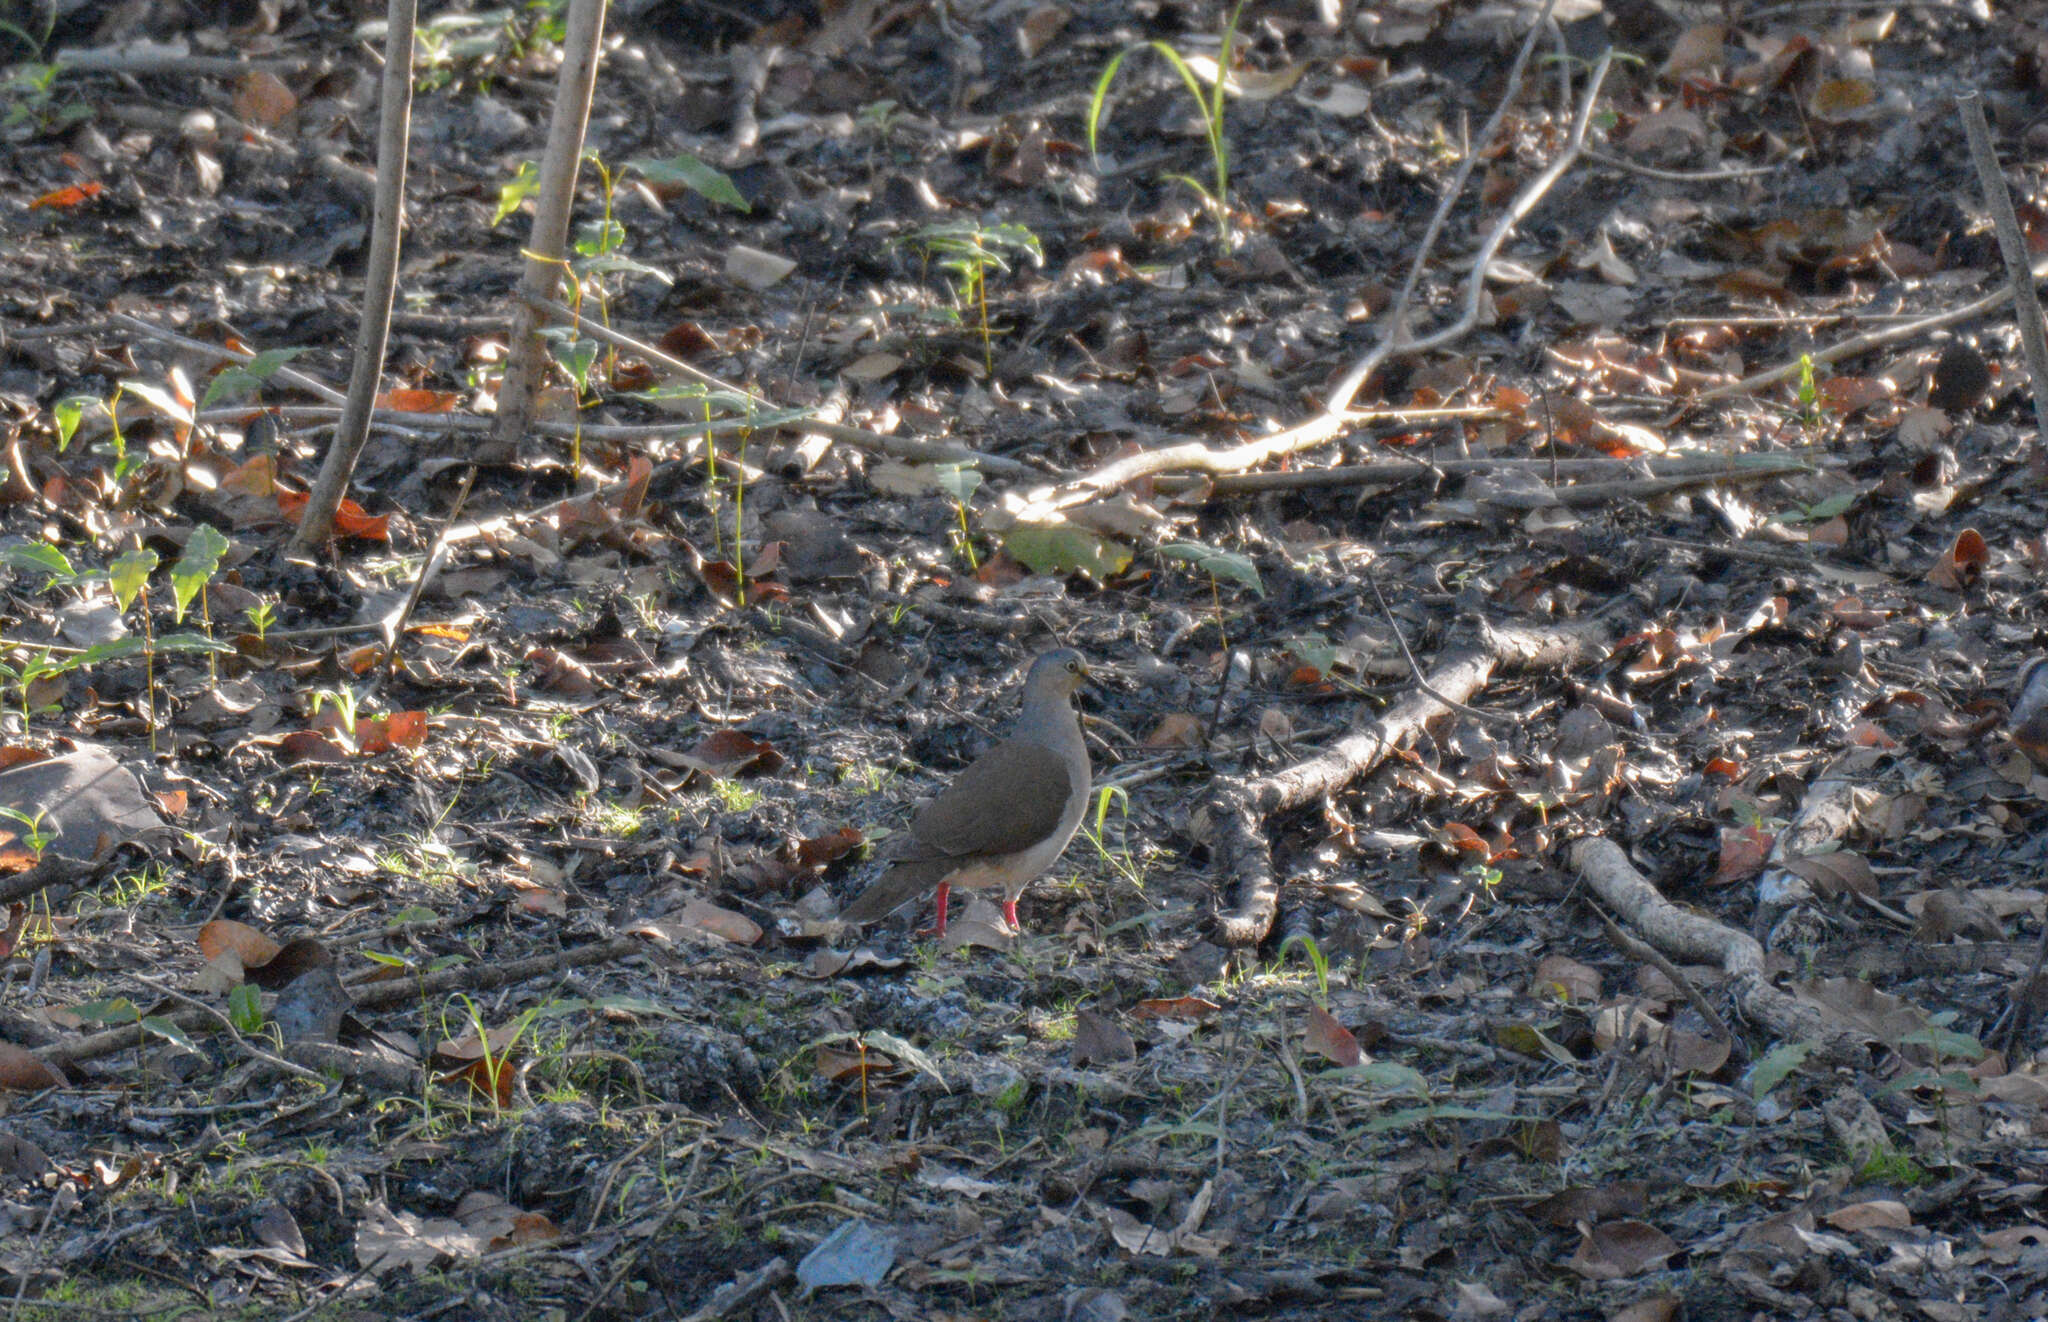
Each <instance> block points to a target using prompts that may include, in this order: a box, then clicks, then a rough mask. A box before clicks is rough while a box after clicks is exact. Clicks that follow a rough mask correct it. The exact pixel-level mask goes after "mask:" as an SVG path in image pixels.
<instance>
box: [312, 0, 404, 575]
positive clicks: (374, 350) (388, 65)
mask: <svg viewBox="0 0 2048 1322" xmlns="http://www.w3.org/2000/svg"><path fill="white" fill-rule="evenodd" d="M418 18H419V0H388V4H387V6H386V8H385V19H384V22H385V30H384V82H383V86H382V88H381V90H380V91H379V93H378V95H379V97H380V98H381V104H380V105H379V107H378V117H377V194H376V201H375V203H374V204H373V205H372V207H371V211H370V257H369V262H368V264H367V265H366V266H365V267H364V269H363V307H362V315H361V319H360V320H359V322H358V323H357V326H356V344H355V362H354V363H353V364H352V365H351V367H350V370H349V377H348V399H347V402H345V403H344V404H343V405H342V409H341V422H340V424H339V425H338V426H336V427H335V429H334V439H333V440H332V441H330V442H328V445H327V457H326V458H325V459H324V460H322V461H321V463H320V475H319V476H318V477H317V478H315V479H314V481H313V489H312V491H311V492H310V493H309V494H308V496H307V498H306V504H305V508H304V509H302V510H301V511H300V512H299V529H298V532H296V533H295V534H293V536H292V540H291V545H290V547H289V548H288V549H287V550H286V552H285V554H286V556H287V557H288V558H293V559H303V558H309V557H311V556H312V555H313V553H314V552H315V551H317V550H319V548H320V547H322V546H324V545H325V544H326V542H327V539H328V538H329V537H330V536H332V535H333V533H334V512H335V511H336V510H338V509H340V508H341V498H342V494H343V493H344V492H346V491H347V490H348V483H349V479H350V478H351V477H353V476H354V475H355V471H356V460H357V458H358V457H360V456H361V455H362V453H363V444H364V442H366V441H368V440H369V439H370V412H371V410H372V409H374V408H375V407H376V404H377V387H378V386H379V385H380V384H382V383H383V380H384V351H385V350H386V349H387V348H388V347H389V346H390V344H391V300H392V297H393V295H395V294H396V293H397V291H398V252H399V245H400V243H401V241H402V240H401V235H400V232H401V231H402V230H403V229H404V227H405V150H406V144H407V142H408V141H409V140H410V139H411V137H412V44H413V31H414V29H415V27H416V26H417V24H418Z"/></svg>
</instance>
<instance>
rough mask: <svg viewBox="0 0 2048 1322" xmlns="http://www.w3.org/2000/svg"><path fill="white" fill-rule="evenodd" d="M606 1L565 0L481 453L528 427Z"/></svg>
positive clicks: (514, 440)
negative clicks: (521, 262) (548, 112)
mask: <svg viewBox="0 0 2048 1322" xmlns="http://www.w3.org/2000/svg"><path fill="white" fill-rule="evenodd" d="M604 9H605V0H569V12H568V16H567V18H566V20H565V27H566V32H565V35H564V36H563V38H562V68H561V72H560V73H559V75H558V76H557V79H556V82H555V107H554V114H553V117H552V118H551V119H550V120H549V121H548V144H547V148H546V150H545V151H544V153H543V154H542V158H541V167H540V182H539V186H538V187H537V188H536V189H535V190H534V212H533V231H532V233H531V235H530V236H529V237H528V238H527V241H526V250H527V252H526V270H525V273H524V274H523V275H522V276H521V277H520V280H519V299H518V301H517V302H516V303H514V304H513V307H512V334H511V339H510V343H509V345H508V348H507V352H506V358H505V381H504V384H503V385H502V386H501V387H500V388H499V390H498V413H497V425H496V426H495V427H493V428H492V430H491V439H490V441H489V443H488V444H487V445H485V446H484V447H483V449H482V451H480V453H479V456H478V457H479V458H488V459H490V460H494V461H502V460H505V459H509V458H510V457H511V456H512V455H514V454H516V453H517V452H518V447H519V443H520V442H521V441H523V440H524V439H525V438H526V434H527V432H529V431H530V430H531V429H532V424H533V413H534V405H535V402H536V401H537V400H538V398H539V396H540V382H541V374H542V373H543V372H545V371H546V370H547V364H548V356H547V351H546V348H545V346H543V345H542V344H541V340H540V336H539V334H538V331H539V330H540V312H539V310H538V309H537V308H536V307H535V306H534V301H535V300H536V299H543V298H553V297H554V294H555V290H556V288H557V287H559V286H560V284H561V282H562V268H563V265H564V261H565V259H566V257H567V255H568V245H569V208H570V205H571V203H573V202H574V200H575V193H576V170H577V167H578V166H580V165H581V164H582V163H583V134H584V130H585V129H586V128H587V127H588V126H589V123H590V94H591V90H592V89H593V88H594V87H596V85H597V61H598V56H599V54H600V51H601V47H602V38H603V36H604Z"/></svg>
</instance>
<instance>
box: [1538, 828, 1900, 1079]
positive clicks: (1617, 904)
mask: <svg viewBox="0 0 2048 1322" xmlns="http://www.w3.org/2000/svg"><path fill="white" fill-rule="evenodd" d="M1571 867H1572V870H1573V871H1574V872H1576V873H1578V875H1579V879H1580V880H1581V881H1583V882H1585V883H1586V885H1587V887H1588V888H1589V889H1591V890H1592V892H1593V893H1594V894H1595V895H1597V896H1598V897H1599V898H1600V900H1601V901H1602V902H1603V903H1605V904H1606V905H1607V907H1608V908H1609V909H1611V910H1613V911H1614V916H1615V918H1616V919H1617V920H1619V921H1621V922H1624V923H1627V924H1628V925H1629V926H1630V927H1633V928H1634V929H1635V930H1636V931H1638V932H1640V933H1642V935H1643V937H1644V939H1645V940H1647V941H1648V942H1649V943H1650V944H1651V945H1653V946H1655V947H1656V948H1657V949H1659V950H1661V951H1663V952H1664V953H1665V954H1666V955H1669V956H1670V957H1671V958H1672V959H1675V960H1681V961H1685V962H1689V963H1695V964H1701V963H1705V964H1712V965H1714V966H1716V967H1717V968H1719V969H1720V970H1721V971H1722V972H1723V973H1725V974H1727V975H1728V980H1729V990H1730V993H1731V994H1732V995H1733V996H1734V998H1735V1004H1736V1007H1737V1008H1738V1009H1739V1010H1741V1012H1742V1013H1743V1014H1744V1015H1745V1016H1746V1017H1747V1018H1749V1019H1751V1020H1753V1021H1754V1022H1756V1023H1758V1024H1760V1025H1762V1026H1763V1027H1764V1028H1765V1029H1767V1030H1769V1031H1770V1032H1771V1033H1772V1034H1773V1035H1774V1036H1776V1037H1778V1038H1780V1039H1782V1040H1784V1041H1786V1042H1802V1043H1805V1044H1807V1045H1809V1046H1811V1047H1812V1048H1813V1049H1814V1055H1815V1056H1816V1057H1818V1058H1819V1059H1820V1060H1821V1061H1822V1062H1823V1063H1825V1064H1828V1065H1846V1066H1868V1064H1869V1057H1870V1053H1869V1051H1868V1050H1867V1049H1866V1048H1865V1047H1864V1045H1863V1041H1862V1039H1861V1038H1859V1037H1858V1036H1856V1035H1855V1034H1854V1033H1851V1032H1848V1031H1846V1030H1845V1029H1844V1028H1843V1027H1842V1026H1841V1025H1840V1024H1838V1023H1836V1022H1835V1021H1834V1020H1833V1019H1831V1018H1829V1017H1828V1016H1827V1014H1825V1013H1824V1012H1823V1011H1821V1010H1820V1009H1819V1008H1818V1007H1816V1006H1813V1005H1810V1004H1808V1003H1806V1002H1804V1001H1801V1000H1799V999H1797V998H1796V997H1793V996H1791V995H1790V994H1788V993H1786V992H1783V991H1780V990H1779V989H1778V988H1776V987H1774V986H1772V985H1771V984H1770V982H1769V981H1768V980H1767V979H1766V978H1765V976H1764V948H1763V946H1762V944H1760V943H1759V942H1758V941H1757V940H1756V938H1755V937H1752V936H1751V935H1749V934H1748V933H1747V932H1741V931H1737V930H1736V929H1735V928H1732V927H1729V926H1727V925H1726V924H1723V923H1720V922H1717V921H1715V920H1714V919H1712V918H1709V917H1707V916H1706V915H1704V914H1700V913H1694V912H1692V911H1690V910H1687V909H1681V908H1679V907H1678V906H1677V905H1675V904H1673V903H1671V902H1670V901H1669V900H1667V899H1665V898H1664V896H1663V895H1662V894H1660V893H1659V892H1658V890H1657V887H1656V886H1655V885H1654V884H1653V883H1652V882H1651V881H1650V879H1649V878H1647V877H1645V876H1644V875H1643V874H1642V873H1640V872H1638V871H1636V869H1635V865H1634V864H1633V863H1630V862H1629V860H1628V855H1627V854H1626V853H1624V852H1623V851H1622V848H1621V846H1620V845H1617V844H1615V843H1614V842H1613V841H1612V840H1607V839H1604V838H1602V837H1599V836H1591V837H1588V838H1587V839H1584V840H1581V841H1579V842H1578V843H1576V844H1574V845H1573V846H1572V848H1571Z"/></svg>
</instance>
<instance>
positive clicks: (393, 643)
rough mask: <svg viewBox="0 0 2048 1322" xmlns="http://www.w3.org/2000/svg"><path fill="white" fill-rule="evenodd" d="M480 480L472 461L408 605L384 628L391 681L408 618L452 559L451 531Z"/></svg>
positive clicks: (386, 668) (387, 674) (386, 676)
mask: <svg viewBox="0 0 2048 1322" xmlns="http://www.w3.org/2000/svg"><path fill="white" fill-rule="evenodd" d="M475 483H476V465H475V464H471V465H469V466H468V467H467V468H465V469H463V471H462V486H461V488H460V489H459V490H457V491H456V493H455V504H454V505H453V506H452V507H451V508H450V509H449V511H448V519H447V522H445V523H443V524H442V525H441V531H440V532H439V533H438V534H436V535H435V537H434V544H433V546H431V547H430V548H428V550H427V558H426V560H425V561H424V562H423V563H422V564H421V565H420V572H419V577H417V578H415V579H413V581H412V590H411V591H410V592H407V593H406V594H405V605H403V606H401V607H399V610H398V614H397V616H396V617H394V618H393V619H392V621H391V624H390V627H388V628H386V629H385V630H384V681H385V682H386V683H387V684H388V683H390V682H391V677H392V675H394V674H396V673H397V670H398V640H399V639H400V638H402V637H404V635H405V625H406V621H408V620H410V619H411V618H412V613H413V610H414V609H415V608H416V607H418V605H419V604H420V594H421V593H422V592H425V591H426V590H427V584H428V583H430V582H432V581H433V578H434V575H435V574H437V573H439V572H440V569H441V566H442V564H443V563H445V562H446V561H447V559H448V533H449V531H450V530H452V529H453V528H454V527H455V521H456V520H457V519H459V518H461V517H462V507H463V506H464V505H465V504H467V503H468V501H469V489H470V487H472V486H473V485H475Z"/></svg>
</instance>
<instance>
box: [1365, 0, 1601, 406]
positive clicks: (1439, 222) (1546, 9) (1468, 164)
mask: <svg viewBox="0 0 2048 1322" xmlns="http://www.w3.org/2000/svg"><path fill="white" fill-rule="evenodd" d="M1555 4H1556V0H1543V8H1542V9H1540V10H1539V11H1537V14H1536V18H1535V20H1534V21H1533V22H1531V23H1530V24H1529V31H1528V33H1527V35H1525V36H1524V37H1523V38H1522V46H1521V49H1519V50H1517V51H1516V52H1515V62H1514V64H1513V65H1512V66H1511V67H1510V68H1509V69H1508V81H1507V87H1506V88H1505V89H1504V90H1503V91H1502V93H1501V96H1500V101H1499V103H1498V104H1496V105H1495V106H1494V108H1493V114H1492V115H1490V116H1488V118H1487V121H1486V124H1485V127H1483V128H1481V129H1480V130H1479V144H1478V145H1479V150H1480V151H1483V150H1485V149H1486V148H1487V147H1488V146H1489V145H1490V144H1491V143H1492V142H1493V137H1494V134H1496V133H1498V132H1500V126H1501V124H1502V123H1503V122H1504V121H1505V120H1506V119H1507V116H1508V110H1509V108H1510V107H1512V106H1513V105H1514V103H1515V94H1516V93H1518V92H1520V91H1521V90H1522V75H1523V73H1524V72H1526V71H1527V69H1528V67H1529V56H1530V55H1531V54H1533V53H1534V52H1535V50H1536V41H1537V39H1538V38H1539V37H1540V36H1541V35H1542V33H1543V28H1544V25H1545V24H1546V23H1548V22H1549V21H1550V11H1551V9H1552V7H1553V6H1554V5H1555ZM1604 58H1605V57H1603V60H1604ZM1603 76H1604V70H1603ZM1586 100H1587V102H1588V104H1591V102H1592V97H1591V96H1588V97H1587V98H1586ZM1478 160H1479V156H1478V151H1470V152H1466V153H1465V156H1464V159H1463V160H1461V161H1459V162H1458V169H1457V173H1456V174H1454V175H1453V176H1452V177H1451V183H1450V186H1449V187H1448V188H1446V189H1444V196H1443V200H1442V201H1441V202H1439V203H1438V204H1437V209H1436V213H1435V214H1434V215H1432V216H1431V217H1430V218H1429V226H1428V228H1426V229H1424V230H1423V232H1422V240H1421V242H1420V243H1419V244H1418V245H1417V246H1416V250H1415V260H1414V261H1413V262H1411V263H1409V266H1408V277H1407V279H1405V280H1403V281H1402V282H1401V292H1400V293H1399V294H1397V295H1396V296H1395V298H1394V302H1393V305H1392V306H1391V307H1390V308H1388V309H1387V317H1386V320H1385V325H1386V327H1387V330H1386V333H1385V334H1384V335H1382V336H1381V337H1380V342H1379V343H1378V344H1376V345H1374V346H1373V348H1372V351H1371V352H1369V353H1367V354H1366V355H1365V357H1363V358H1361V359H1359V360H1358V361H1357V362H1355V363H1353V364H1352V365H1351V370H1350V371H1348V372H1346V373H1345V374H1344V375H1343V376H1342V377H1341V378H1340V379H1339V380H1338V382H1337V384H1336V385H1335V386H1333V387H1331V389H1330V398H1329V402H1328V403H1327V404H1325V405H1324V409H1325V411H1326V412H1331V413H1335V412H1339V411H1341V410H1343V409H1346V408H1349V407H1350V406H1351V400H1352V397H1353V396H1355V395H1357V394H1358V390H1359V387H1360V386H1363V385H1364V384H1365V379H1366V378H1367V377H1369V376H1371V375H1372V373H1373V369H1374V368H1376V367H1378V366H1379V365H1380V363H1381V362H1382V361H1383V360H1384V359H1385V358H1386V356H1387V354H1388V352H1389V351H1391V350H1392V349H1394V348H1395V347H1396V346H1397V345H1400V344H1402V343H1403V342H1404V341H1405V340H1406V338H1407V327H1406V317H1407V315H1408V304H1409V302H1410V300H1412V299H1413V298H1414V297H1415V286H1416V285H1417V284H1419V283H1421V280H1422V272H1423V270H1424V269H1425V268H1426V266H1427V265H1428V263H1429V259H1430V257H1431V255H1432V254H1433V253H1434V252H1435V251H1436V241H1437V237H1438V236H1439V235H1440V234H1442V233H1443V229H1444V224H1445V222H1446V221H1448V220H1449V219H1450V215H1451V208H1452V207H1454V206H1456V205H1457V203H1458V199H1459V197H1461V196H1463V194H1464V191H1465V181H1466V180H1467V179H1470V178H1471V177H1472V170H1473V167H1474V166H1475V165H1477V164H1478ZM1477 270H1478V272H1479V273H1480V274H1482V275H1483V274H1484V271H1485V263H1484V262H1482V263H1480V265H1479V267H1478V268H1477ZM1478 278H1479V276H1478V275H1475V276H1474V279H1475V280H1477V279H1478Z"/></svg>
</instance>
